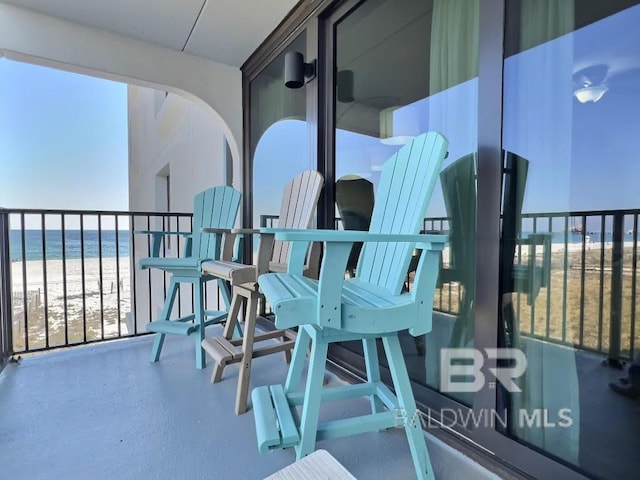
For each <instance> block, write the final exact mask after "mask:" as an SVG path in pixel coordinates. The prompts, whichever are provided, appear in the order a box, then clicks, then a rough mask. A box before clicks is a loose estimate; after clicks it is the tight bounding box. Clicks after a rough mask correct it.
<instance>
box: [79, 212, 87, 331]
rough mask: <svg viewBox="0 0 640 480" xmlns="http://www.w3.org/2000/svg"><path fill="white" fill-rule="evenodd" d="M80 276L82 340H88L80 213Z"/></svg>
mask: <svg viewBox="0 0 640 480" xmlns="http://www.w3.org/2000/svg"><path fill="white" fill-rule="evenodd" d="M80 277H81V280H82V341H83V343H86V341H87V289H86V286H85V268H84V215H83V214H80Z"/></svg>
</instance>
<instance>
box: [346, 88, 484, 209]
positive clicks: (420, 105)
mask: <svg viewBox="0 0 640 480" xmlns="http://www.w3.org/2000/svg"><path fill="white" fill-rule="evenodd" d="M477 96H478V81H477V79H473V80H469V81H467V82H464V83H461V84H459V85H456V86H455V87H452V88H449V89H447V90H445V91H442V92H440V93H437V94H435V95H432V96H430V97H428V98H423V99H421V100H418V101H416V102H413V103H410V104H408V105H405V106H403V107H401V108H398V109H396V110H395V111H393V113H392V118H393V121H392V124H393V132H389V133H390V134H391V133H393V136H394V137H397V136H407V135H408V136H416V135H419V134H421V133H424V132H427V131H429V130H435V131H438V132H440V133H442V134H443V135H444V136H445V137H447V139H448V140H449V156H448V158H447V159H446V160H445V161H444V163H443V168H444V167H446V166H447V165H449V164H450V163H451V162H453V161H454V160H456V159H458V158H460V157H462V156H463V155H466V154H468V153H472V152H474V151H476V149H477V143H478V141H477V138H478V137H477V131H478V127H477ZM400 148H401V145H385V144H384V143H382V142H381V141H380V138H378V137H373V136H369V135H363V134H360V133H356V132H351V131H348V130H343V129H339V130H338V131H337V132H336V178H340V177H342V176H344V175H347V174H352V175H359V176H361V177H363V178H367V179H368V180H370V181H371V182H373V183H374V185H376V186H377V182H378V180H379V178H380V167H381V166H382V164H383V163H384V162H385V161H386V160H388V159H389V158H390V157H391V156H392V155H393V154H394V153H395V152H396V151H398V150H399V149H400ZM427 216H430V217H434V216H446V210H445V207H444V200H443V197H442V190H441V188H440V182H438V183H437V184H436V187H435V189H434V193H433V197H432V200H431V202H430V204H429V208H428V209H427Z"/></svg>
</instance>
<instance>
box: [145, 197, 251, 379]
mask: <svg viewBox="0 0 640 480" xmlns="http://www.w3.org/2000/svg"><path fill="white" fill-rule="evenodd" d="M241 197H242V194H241V193H240V192H238V191H237V190H235V189H233V188H231V187H214V188H210V189H208V190H205V191H204V192H201V193H199V194H198V195H196V196H195V198H194V201H193V231H192V232H163V231H149V230H145V231H137V232H134V233H140V234H149V235H152V238H153V243H152V248H151V257H149V258H143V259H142V260H140V268H141V269H143V270H144V269H148V268H157V269H160V270H163V271H164V272H166V273H169V274H171V280H170V283H169V289H168V292H167V297H166V299H165V303H164V306H163V308H162V312H161V314H160V319H158V320H155V321H153V322H150V323H148V324H147V331H149V332H155V334H156V335H155V340H154V343H153V349H152V351H151V361H152V362H157V361H158V360H159V359H160V352H161V351H162V345H163V343H164V339H165V335H167V334H174V335H186V336H194V337H195V347H196V368H204V367H205V363H206V360H205V355H204V353H203V350H202V347H201V343H202V340H203V339H204V330H205V327H207V326H209V325H211V324H214V323H220V322H222V321H224V320H225V319H226V316H227V313H226V310H225V311H210V310H205V303H204V302H205V300H204V285H205V283H206V282H207V281H209V280H214V279H215V277H213V276H211V275H207V274H203V273H202V268H201V265H202V262H206V261H209V260H218V259H220V258H221V252H222V249H223V245H222V243H223V236H224V235H225V234H229V232H230V229H231V228H233V226H234V223H235V221H236V215H237V214H238V209H239V207H240V199H241ZM203 228H208V229H214V230H218V231H217V232H212V233H203V232H202V229H203ZM166 235H182V236H184V237H186V238H187V241H186V244H185V251H184V255H183V256H182V257H180V258H164V257H160V247H161V242H162V239H163V238H164V237H165V236H166ZM227 236H228V237H229V238H228V239H231V238H232V236H230V235H227ZM225 250H226V251H231V249H229V248H227V249H225ZM181 283H190V284H192V285H193V286H194V301H193V304H194V313H192V314H189V315H185V316H183V317H180V318H175V319H171V318H170V316H171V311H172V309H173V304H174V302H175V299H176V295H177V294H178V291H179V288H180V284H181ZM218 286H219V287H220V291H221V292H222V296H223V300H224V302H225V304H226V306H227V307H228V306H229V287H228V285H227V284H226V283H225V282H224V281H222V280H218Z"/></svg>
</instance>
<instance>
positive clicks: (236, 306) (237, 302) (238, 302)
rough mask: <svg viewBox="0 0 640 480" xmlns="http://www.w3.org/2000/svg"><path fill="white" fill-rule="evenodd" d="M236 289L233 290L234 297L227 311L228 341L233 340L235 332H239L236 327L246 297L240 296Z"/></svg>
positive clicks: (226, 328)
mask: <svg viewBox="0 0 640 480" xmlns="http://www.w3.org/2000/svg"><path fill="white" fill-rule="evenodd" d="M236 288H237V287H236ZM236 288H234V289H233V297H231V304H230V305H229V310H228V311H227V312H228V313H227V321H226V323H225V325H224V338H226V339H227V340H231V338H232V337H233V333H234V331H236V330H237V328H236V327H237V326H238V314H239V313H240V307H241V306H242V302H243V301H244V297H243V296H242V295H239V294H238V291H237V290H236Z"/></svg>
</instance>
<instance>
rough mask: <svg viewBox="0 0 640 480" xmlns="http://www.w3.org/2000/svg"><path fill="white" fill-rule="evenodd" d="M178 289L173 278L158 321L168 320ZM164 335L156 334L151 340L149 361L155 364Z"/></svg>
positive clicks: (178, 285) (177, 284) (158, 357)
mask: <svg viewBox="0 0 640 480" xmlns="http://www.w3.org/2000/svg"><path fill="white" fill-rule="evenodd" d="M179 288H180V284H179V283H178V282H176V281H175V280H174V279H173V277H172V278H171V282H170V283H169V293H168V295H167V298H166V299H165V301H164V305H163V307H162V312H161V313H160V320H170V316H171V310H173V303H174V302H175V299H176V293H177V292H178V290H179ZM164 336H165V334H164V333H156V334H155V338H154V340H153V348H152V349H151V361H152V362H157V361H158V360H160V352H161V351H162V345H163V344H164Z"/></svg>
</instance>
